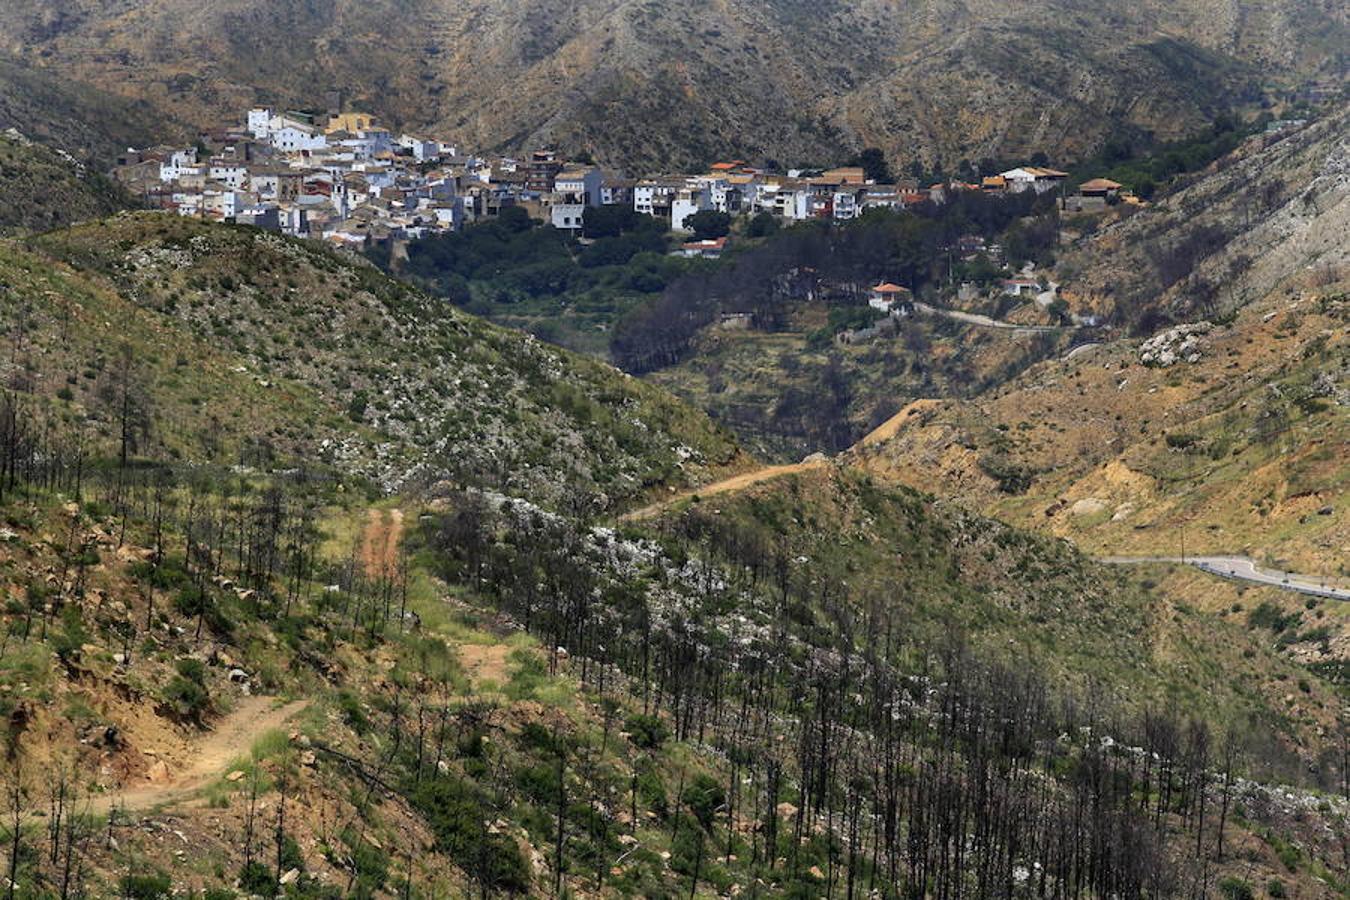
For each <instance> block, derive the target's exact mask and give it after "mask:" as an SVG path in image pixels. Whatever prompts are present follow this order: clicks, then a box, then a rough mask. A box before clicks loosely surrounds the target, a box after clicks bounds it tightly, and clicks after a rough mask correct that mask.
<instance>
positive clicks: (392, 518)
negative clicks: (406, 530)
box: [361, 509, 403, 578]
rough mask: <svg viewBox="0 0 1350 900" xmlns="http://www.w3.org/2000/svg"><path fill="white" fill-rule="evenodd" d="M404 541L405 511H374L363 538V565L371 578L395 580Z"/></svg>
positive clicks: (367, 521)
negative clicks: (399, 554)
mask: <svg viewBox="0 0 1350 900" xmlns="http://www.w3.org/2000/svg"><path fill="white" fill-rule="evenodd" d="M402 540H403V510H401V509H389V510H381V509H372V510H370V512H369V514H368V515H367V518H366V527H365V531H364V533H363V535H362V538H361V564H362V565H363V566H364V567H365V570H366V575H367V577H370V578H393V577H394V574H395V572H397V571H398V548H399V544H400V542H401V541H402Z"/></svg>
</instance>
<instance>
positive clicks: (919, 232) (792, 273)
mask: <svg viewBox="0 0 1350 900" xmlns="http://www.w3.org/2000/svg"><path fill="white" fill-rule="evenodd" d="M1033 216H1034V218H1030V219H1029V220H1028V221H1027V222H1025V223H1023V222H1021V221H1020V220H1022V219H1024V218H1028V217H1033ZM1005 231H1008V232H1009V235H1010V238H1011V240H1010V242H1009V249H1010V257H1011V258H1014V259H1016V260H1018V261H1027V260H1036V261H1040V262H1048V261H1049V260H1051V259H1052V253H1053V248H1054V246H1055V243H1056V242H1057V238H1058V214H1057V211H1056V209H1055V201H1054V198H1053V197H1048V196H1042V197H1036V196H1034V195H1032V194H1030V193H1025V194H1013V195H1008V196H1002V197H991V196H987V195H984V194H980V193H978V192H971V191H966V192H961V193H958V194H956V195H954V196H953V197H952V198H951V199H950V200H949V201H948V202H947V203H944V204H942V205H941V206H937V205H933V204H924V206H922V207H920V208H919V209H917V210H915V211H913V212H902V213H890V212H883V211H872V212H869V213H868V214H866V215H864V216H863V217H862V218H860V219H857V220H854V221H852V222H849V223H847V224H845V225H842V226H834V225H831V224H829V223H825V222H818V223H807V224H801V225H797V226H794V227H792V228H788V229H786V230H784V231H782V232H780V233H778V234H777V235H776V236H774V237H772V238H771V239H770V240H768V241H767V242H766V243H764V244H763V245H761V246H759V247H756V248H753V249H751V250H748V251H746V252H745V253H742V254H740V255H738V256H736V257H735V258H734V259H733V260H732V261H730V262H729V263H727V264H726V265H724V266H722V267H720V268H719V269H717V270H716V271H715V272H704V271H696V272H692V273H690V274H688V275H686V276H684V277H683V278H680V279H678V280H676V281H675V282H673V283H672V284H670V285H669V286H668V287H667V288H666V289H665V291H664V292H663V293H662V294H660V295H659V296H658V297H655V298H653V299H651V300H650V301H648V302H646V303H644V304H642V305H640V306H638V307H636V308H634V309H633V310H632V311H631V312H629V313H628V314H627V315H626V316H625V317H624V318H623V319H621V320H620V321H619V323H618V325H617V326H616V327H615V330H614V336H613V339H612V340H611V341H610V352H611V354H612V356H613V357H614V360H615V362H616V363H617V364H618V365H619V366H620V368H623V369H624V370H625V371H629V372H635V373H642V372H650V371H653V370H655V369H660V368H664V367H666V366H670V365H673V364H675V363H678V362H679V361H680V360H681V359H683V358H684V356H685V355H686V354H687V353H688V351H689V349H690V347H691V345H692V341H693V339H694V337H695V336H696V335H697V334H698V332H699V331H700V330H702V329H703V328H704V327H706V326H707V325H709V324H710V323H712V322H714V321H716V320H717V317H718V316H719V315H720V314H722V313H749V314H750V315H751V316H752V320H753V323H754V326H755V327H756V328H760V329H763V330H770V331H772V330H776V329H779V328H782V327H785V326H786V324H787V323H788V315H789V312H790V304H792V303H794V302H801V301H805V300H830V301H831V302H835V303H844V304H850V303H851V304H854V305H860V304H864V303H865V302H866V299H867V292H868V289H869V288H870V287H871V286H872V285H874V284H876V283H877V282H878V281H879V280H888V281H896V282H898V283H900V284H903V285H904V286H906V287H909V288H910V289H911V290H913V291H915V292H916V293H917V292H919V291H920V290H922V289H924V288H925V287H926V286H928V285H930V284H933V283H935V282H938V281H940V280H942V279H944V278H946V277H948V276H949V275H950V274H951V273H952V271H953V268H954V266H955V265H956V262H957V254H956V251H955V244H956V242H957V239H958V238H960V237H961V236H963V235H969V234H974V235H980V236H983V237H987V238H990V239H993V238H995V237H997V236H999V235H1001V234H1003V233H1004V232H1005Z"/></svg>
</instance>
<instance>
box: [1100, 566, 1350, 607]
mask: <svg viewBox="0 0 1350 900" xmlns="http://www.w3.org/2000/svg"><path fill="white" fill-rule="evenodd" d="M1097 561H1098V562H1103V563H1110V564H1114V565H1131V564H1135V563H1184V564H1185V565H1188V566H1195V567H1196V568H1197V569H1200V570H1201V571H1202V572H1208V573H1210V574H1211V575H1218V576H1219V577H1220V578H1231V579H1233V580H1235V581H1250V582H1252V583H1253V584H1263V585H1267V586H1269V587H1276V588H1281V589H1282V590H1286V591H1296V592H1298V593H1300V594H1308V595H1309V596H1313V597H1326V598H1328V599H1330V600H1346V601H1350V588H1342V587H1336V586H1335V585H1333V584H1331V583H1329V582H1328V581H1327V580H1326V579H1322V578H1317V577H1315V576H1311V575H1299V574H1297V573H1295V572H1282V571H1280V570H1278V569H1263V568H1261V567H1260V566H1258V565H1257V564H1256V561H1255V560H1253V559H1250V558H1248V557H1246V556H1187V557H1185V558H1184V559H1183V558H1182V557H1180V556H1103V557H1099V558H1098V559H1097Z"/></svg>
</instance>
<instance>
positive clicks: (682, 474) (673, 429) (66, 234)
mask: <svg viewBox="0 0 1350 900" xmlns="http://www.w3.org/2000/svg"><path fill="white" fill-rule="evenodd" d="M38 246H39V248H40V250H41V251H42V252H44V253H46V254H49V255H50V256H53V257H55V258H57V259H59V260H61V261H64V262H65V263H68V264H69V265H70V266H71V267H73V269H74V271H72V270H71V269H70V268H66V267H65V266H53V265H52V264H51V262H50V260H44V259H43V258H42V257H40V256H36V255H34V254H30V253H25V252H24V251H22V250H20V249H19V248H17V247H10V248H8V251H9V258H10V260H11V261H12V266H13V268H14V271H15V273H16V278H20V279H22V280H20V281H19V284H20V285H21V286H20V288H19V289H18V290H13V291H10V292H8V293H7V294H6V295H5V300H6V313H7V318H8V319H9V320H10V322H12V323H15V324H16V325H20V324H21V327H22V329H23V331H24V333H26V334H27V335H28V340H29V341H30V342H31V345H32V346H31V349H29V350H27V351H26V353H25V354H24V355H23V356H22V357H20V361H19V365H17V366H16V368H17V369H18V370H19V373H20V374H22V376H23V378H24V380H25V382H26V383H29V384H36V385H37V386H38V387H37V388H36V389H37V390H38V391H39V393H41V394H42V395H44V396H46V397H49V398H52V397H55V396H56V394H57V393H58V389H59V388H63V387H64V388H65V391H64V393H65V394H66V395H67V397H66V398H60V399H58V402H60V403H74V404H77V408H83V409H86V410H87V409H91V408H95V409H96V408H98V406H99V404H98V400H99V390H100V385H101V383H102V382H104V381H106V380H107V378H108V377H109V376H110V375H116V374H117V373H119V372H120V371H122V369H121V368H120V367H119V362H118V361H119V360H120V359H121V358H122V356H123V354H124V352H125V353H126V354H129V358H130V360H131V367H132V370H133V371H132V372H131V374H130V375H129V376H127V377H130V378H132V380H134V381H135V382H136V384H137V385H138V389H139V390H141V391H143V392H145V393H146V394H147V395H149V396H148V402H147V405H148V406H150V407H154V406H162V407H167V408H166V409H164V410H163V413H164V414H163V415H161V416H160V417H159V418H161V419H162V420H163V424H162V425H161V426H160V427H161V428H162V429H163V430H164V431H165V434H164V435H163V438H164V440H165V441H166V442H167V443H168V445H169V446H171V447H174V448H176V450H177V452H178V453H180V454H181V455H184V456H186V457H188V458H193V457H198V456H202V455H205V456H207V457H208V458H213V459H215V460H216V461H221V462H223V461H226V460H229V459H230V458H232V457H235V458H237V457H238V455H239V454H240V453H241V452H242V451H243V450H245V449H246V450H248V453H247V454H246V455H247V456H248V457H249V458H251V459H258V460H263V461H265V460H267V459H269V458H270V456H272V455H274V454H275V455H276V456H278V457H282V458H284V457H298V458H307V459H310V460H313V461H317V462H322V463H326V464H329V465H334V466H338V467H339V468H341V469H343V470H345V471H348V472H350V473H353V474H360V475H363V476H365V477H369V478H371V479H374V480H376V481H378V482H379V483H381V484H382V485H384V486H385V487H388V488H394V487H397V486H402V485H407V484H411V483H426V482H429V481H434V480H437V479H440V478H447V477H449V478H455V479H457V480H460V481H464V482H467V483H473V484H483V485H485V486H492V487H496V488H500V489H503V490H506V491H508V492H510V493H513V494H529V495H530V496H532V497H534V498H535V499H536V500H539V501H541V502H546V503H550V504H553V503H559V502H561V501H562V500H563V499H564V498H565V497H571V498H574V499H577V500H578V502H580V501H581V499H582V498H584V500H585V502H587V503H596V504H599V506H600V507H601V508H605V507H608V506H611V505H614V504H619V503H622V502H624V501H626V500H629V499H633V498H636V497H638V496H640V495H641V494H643V493H644V492H645V491H647V490H648V489H649V488H650V486H652V485H654V484H658V483H665V482H667V481H669V482H671V483H674V484H679V483H685V482H688V483H696V482H697V481H698V480H699V478H700V477H701V473H703V472H705V471H707V472H712V471H716V470H719V469H721V468H723V467H725V466H727V465H729V464H734V462H735V461H736V460H737V459H738V456H737V450H736V448H735V445H734V444H733V443H732V442H731V441H730V439H729V438H727V437H726V436H725V435H724V434H723V433H722V432H720V431H718V430H717V429H715V428H714V426H713V425H712V424H711V423H710V422H709V421H708V420H707V419H706V417H704V416H702V415H701V414H698V413H696V412H694V411H693V410H690V409H688V408H687V407H685V406H683V405H682V404H680V403H679V402H678V401H674V400H672V399H671V398H669V397H667V396H666V395H664V394H662V393H661V392H660V391H659V390H657V389H656V388H654V387H651V386H648V385H644V384H642V383H640V382H638V381H636V380H634V379H630V378H628V377H627V376H624V375H622V374H621V373H619V372H617V371H615V370H613V369H611V368H609V367H607V366H604V365H602V364H600V363H596V362H593V361H590V360H587V359H583V358H581V357H576V356H573V355H571V354H568V353H566V352H564V351H561V350H557V349H554V348H551V347H548V346H546V345H543V344H541V343H539V342H538V341H535V340H534V339H532V338H530V337H528V336H526V335H521V334H517V333H515V332H510V331H507V330H504V329H500V328H496V327H493V326H490V325H487V324H486V323H484V322H482V321H480V320H478V319H475V318H473V317H472V316H468V315H465V314H462V313H459V312H457V311H455V310H453V309H452V308H451V307H449V305H448V304H445V303H443V302H441V301H437V300H433V299H431V298H428V297H426V296H425V295H422V294H420V293H418V292H416V291H413V290H411V289H410V288H407V287H406V286H403V285H401V284H399V283H397V282H394V281H392V280H390V279H388V278H387V277H385V276H384V275H382V274H380V273H379V272H378V271H377V270H375V269H374V268H373V267H371V266H370V265H369V264H367V263H365V262H363V261H360V260H356V259H352V258H348V257H345V256H342V255H339V254H337V253H334V252H332V251H329V250H326V249H324V248H321V247H318V246H317V245H311V244H305V243H302V242H299V241H293V240H289V239H284V238H281V237H280V236H277V235H272V234H268V233H266V232H261V231H256V230H253V229H248V228H234V227H230V226H220V225H208V224H205V223H200V222H192V221H187V220H182V219H179V218H177V217H174V216H168V215H163V214H156V213H139V214H124V215H121V216H118V217H116V218H113V219H106V220H101V221H98V222H93V223H89V224H86V225H82V226H78V227H75V228H72V229H68V230H65V231H58V232H52V233H49V234H47V235H44V236H43V237H42V238H41V239H40V240H39V242H38ZM53 296H54V297H62V298H65V299H64V301H63V302H62V303H60V304H58V303H54V302H52V301H51V300H48V299H45V298H48V297H53ZM72 321H73V322H74V323H76V326H77V327H76V328H75V330H74V331H73V332H72V330H71V326H70V325H69V324H67V323H70V322H72ZM100 321H104V322H107V321H123V322H127V323H128V325H127V327H125V328H124V329H123V330H122V332H121V337H120V338H119V337H118V335H117V334H116V333H109V332H107V331H106V330H101V329H99V328H98V323H99V322H100ZM133 325H134V326H135V327H132V326H133ZM79 326H83V327H79ZM138 328H139V329H140V330H139V331H138V330H137V329H138ZM141 335H144V339H142V337H141ZM123 347H126V348H127V349H126V351H124V350H123ZM175 351H176V352H175ZM204 358H205V359H214V360H215V361H216V362H215V363H214V365H212V366H210V367H203V366H202V365H201V362H200V361H201V360H202V359H204ZM222 371H223V372H225V374H224V375H223V376H222V374H221V373H222ZM81 372H83V373H84V374H83V375H81V374H80V373H81ZM63 381H64V382H66V384H63ZM170 410H172V413H170ZM103 421H104V423H105V425H106V424H108V423H107V415H106V411H105V415H104V418H103Z"/></svg>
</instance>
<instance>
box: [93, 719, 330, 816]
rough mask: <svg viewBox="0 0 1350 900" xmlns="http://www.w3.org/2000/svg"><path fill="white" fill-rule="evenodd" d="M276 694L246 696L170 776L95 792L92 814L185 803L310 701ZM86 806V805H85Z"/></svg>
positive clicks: (206, 735) (200, 739)
mask: <svg viewBox="0 0 1350 900" xmlns="http://www.w3.org/2000/svg"><path fill="white" fill-rule="evenodd" d="M274 703H275V698H272V697H245V698H243V699H242V700H241V701H240V703H239V705H238V706H236V707H235V708H234V709H233V710H232V711H231V712H230V713H229V715H227V716H225V718H223V719H221V720H220V721H219V722H217V723H216V726H215V728H214V729H212V730H211V731H209V732H207V733H206V734H204V735H202V736H201V737H200V738H199V739H197V740H195V741H193V742H192V751H193V753H192V762H191V764H189V765H188V766H187V768H185V769H182V770H181V771H178V772H174V773H171V774H170V775H169V777H168V778H167V779H166V780H160V781H151V782H145V783H142V784H138V785H132V786H130V787H127V788H123V789H122V790H119V791H112V792H109V793H107V794H102V795H100V796H97V797H94V798H92V799H91V800H90V802H89V804H88V810H89V812H90V814H92V815H96V816H101V815H107V814H108V811H109V810H111V809H112V808H113V807H114V806H117V807H119V808H120V809H125V810H126V811H135V810H143V809H150V808H152V807H157V806H169V805H172V804H176V803H180V802H182V801H184V800H187V799H189V798H190V797H191V795H192V794H194V793H196V792H197V791H199V790H201V789H202V788H204V787H206V786H207V785H208V784H210V783H211V782H212V781H214V780H215V779H217V778H219V777H220V776H221V775H223V774H225V771H224V770H225V767H226V766H228V765H229V764H230V763H231V762H232V761H233V760H235V759H237V758H239V757H241V756H245V755H247V753H248V752H249V750H250V749H251V748H252V747H253V743H254V741H256V740H258V738H260V737H262V736H263V735H264V734H266V733H267V732H268V731H271V730H272V729H274V728H281V727H282V726H284V725H285V724H286V721H287V720H288V719H290V718H291V717H292V716H294V715H296V714H297V713H299V712H300V711H301V710H303V709H304V708H305V707H307V706H308V705H309V701H308V700H294V701H292V702H290V703H287V704H285V705H283V706H273V704H274ZM83 808H84V807H83V806H82V807H80V809H83Z"/></svg>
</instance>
